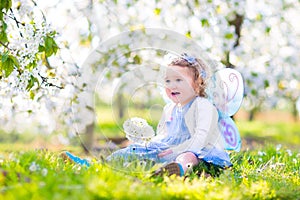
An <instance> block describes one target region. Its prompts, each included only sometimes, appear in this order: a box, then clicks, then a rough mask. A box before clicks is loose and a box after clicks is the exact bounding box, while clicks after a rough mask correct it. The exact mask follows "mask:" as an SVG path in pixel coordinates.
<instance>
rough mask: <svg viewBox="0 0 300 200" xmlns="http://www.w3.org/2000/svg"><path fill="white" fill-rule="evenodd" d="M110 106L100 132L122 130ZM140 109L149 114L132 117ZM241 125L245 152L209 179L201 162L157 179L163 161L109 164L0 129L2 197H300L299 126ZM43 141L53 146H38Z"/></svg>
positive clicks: (118, 133)
mask: <svg viewBox="0 0 300 200" xmlns="http://www.w3.org/2000/svg"><path fill="white" fill-rule="evenodd" d="M107 112H110V110H109V109H108V110H107ZM155 112H156V111H155ZM105 113H106V112H102V115H103V116H100V118H101V120H100V118H98V120H99V123H98V125H97V126H96V131H95V132H96V135H97V137H98V138H102V137H103V136H105V137H122V136H124V134H123V133H122V131H121V130H122V129H121V127H120V124H122V123H121V122H120V123H115V122H114V121H115V120H114V118H112V117H111V116H109V115H107V114H105ZM139 114H141V115H142V114H145V113H143V112H135V113H132V114H130V116H139ZM151 116H153V115H151ZM145 118H146V117H145ZM147 119H148V120H149V119H153V118H150V117H149V118H148V117H147ZM100 121H101V123H100ZM151 123H152V124H153V125H155V123H157V122H155V120H153V122H152V121H151ZM236 124H237V126H238V129H239V130H240V133H241V137H242V139H243V142H244V143H243V148H242V151H241V152H238V153H236V152H232V153H231V154H230V157H231V161H232V163H233V164H234V166H233V168H232V169H230V170H225V171H222V173H221V174H220V175H219V176H212V177H208V178H206V177H205V176H203V175H199V174H201V172H202V170H203V168H201V167H197V168H195V169H194V171H193V172H192V173H191V174H189V175H188V176H187V177H167V176H165V177H162V178H161V177H154V178H153V177H152V178H151V177H150V175H151V171H153V170H155V169H157V168H158V167H159V166H158V165H155V166H153V167H149V166H145V165H144V163H143V162H136V163H133V164H131V165H126V167H124V166H123V164H124V163H122V162H118V163H113V164H110V165H108V164H107V163H103V162H100V159H98V158H99V155H88V156H87V155H83V154H82V152H81V149H80V147H79V146H74V145H70V146H54V148H50V146H45V144H47V143H46V142H45V141H43V140H44V139H45V140H47V139H49V138H43V137H39V140H40V141H39V142H38V144H43V146H39V145H37V146H35V145H34V144H35V142H36V140H34V139H33V137H31V136H25V135H24V136H22V138H20V137H19V136H17V135H13V138H9V136H7V135H3V134H0V141H1V143H0V149H1V150H0V170H1V172H2V173H0V191H1V192H0V199H300V152H299V148H298V147H299V145H300V134H299V133H300V125H299V124H297V123H287V122H278V123H271V122H268V123H264V122H261V121H252V122H248V121H242V120H237V122H236ZM16 139H18V140H16ZM20 139H21V140H22V141H19V140H20ZM7 141H8V142H7ZM250 141H255V143H256V145H252V143H251V145H250ZM48 143H49V142H48ZM257 144H258V145H257ZM40 147H44V148H48V149H49V150H34V149H39V148H40ZM62 149H68V150H70V151H72V152H74V153H75V154H76V155H80V156H82V157H87V158H88V159H90V161H91V163H92V165H91V167H89V168H87V167H82V166H78V165H74V164H72V163H69V162H67V163H65V162H64V160H63V159H62V158H61V156H60V151H61V150H62Z"/></svg>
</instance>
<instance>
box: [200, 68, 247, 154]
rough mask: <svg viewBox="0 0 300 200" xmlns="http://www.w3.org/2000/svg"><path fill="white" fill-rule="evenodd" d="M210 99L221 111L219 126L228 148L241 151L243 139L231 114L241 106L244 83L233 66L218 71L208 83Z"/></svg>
mask: <svg viewBox="0 0 300 200" xmlns="http://www.w3.org/2000/svg"><path fill="white" fill-rule="evenodd" d="M206 93H207V95H208V99H209V100H210V101H211V102H212V103H213V104H214V105H215V106H216V108H217V109H218V112H219V128H220V130H221V133H222V135H223V138H224V141H225V147H226V149H227V150H235V151H239V150H240V148H241V139H240V135H239V131H238V129H237V128H236V125H235V123H234V121H233V120H232V119H231V118H230V116H232V115H234V114H235V113H236V112H237V111H238V110H239V108H240V106H241V104H242V101H243V97H244V83H243V78H242V76H241V74H240V73H239V72H238V71H236V70H234V69H231V68H224V69H221V70H219V71H217V72H216V73H215V74H214V75H213V76H212V77H211V80H210V82H209V84H208V87H207V91H206Z"/></svg>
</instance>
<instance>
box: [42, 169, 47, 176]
mask: <svg viewBox="0 0 300 200" xmlns="http://www.w3.org/2000/svg"><path fill="white" fill-rule="evenodd" d="M47 174H48V170H47V169H46V168H43V169H42V175H43V176H47Z"/></svg>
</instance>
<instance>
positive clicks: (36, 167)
mask: <svg viewBox="0 0 300 200" xmlns="http://www.w3.org/2000/svg"><path fill="white" fill-rule="evenodd" d="M38 169H39V165H38V164H36V163H35V162H32V163H31V165H30V166H29V170H30V171H31V172H35V171H37V170H38Z"/></svg>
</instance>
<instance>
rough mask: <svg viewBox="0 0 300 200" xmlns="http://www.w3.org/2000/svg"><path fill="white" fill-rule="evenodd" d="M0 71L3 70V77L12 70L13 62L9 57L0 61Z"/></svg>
mask: <svg viewBox="0 0 300 200" xmlns="http://www.w3.org/2000/svg"><path fill="white" fill-rule="evenodd" d="M2 71H4V76H5V77H8V76H9V75H10V74H11V73H12V72H13V71H14V62H13V60H12V59H11V58H10V57H9V58H7V59H6V61H5V62H2Z"/></svg>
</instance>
